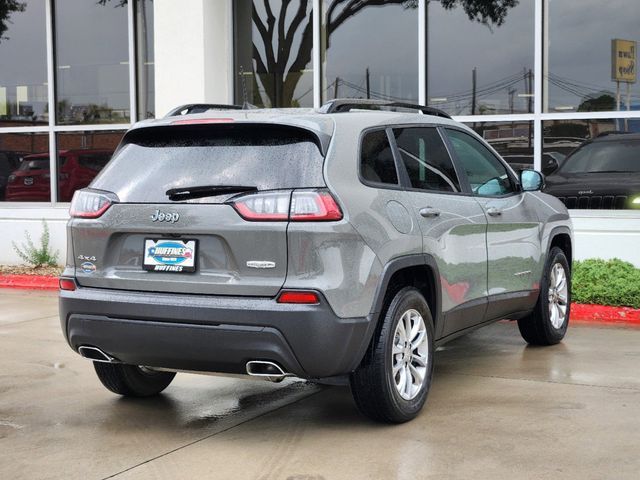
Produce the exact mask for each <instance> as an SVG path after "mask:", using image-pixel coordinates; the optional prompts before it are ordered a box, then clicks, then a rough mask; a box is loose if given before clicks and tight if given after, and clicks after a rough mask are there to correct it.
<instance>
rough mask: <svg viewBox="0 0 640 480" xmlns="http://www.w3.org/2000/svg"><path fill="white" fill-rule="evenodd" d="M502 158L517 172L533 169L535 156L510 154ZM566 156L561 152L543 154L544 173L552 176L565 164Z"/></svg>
mask: <svg viewBox="0 0 640 480" xmlns="http://www.w3.org/2000/svg"><path fill="white" fill-rule="evenodd" d="M502 158H503V159H504V160H505V161H506V162H507V163H508V164H509V165H510V166H511V168H513V169H514V170H515V171H516V172H519V171H521V170H527V169H532V168H533V155H528V154H508V155H503V156H502ZM565 158H566V155H564V154H562V153H560V152H543V154H542V173H544V174H545V175H551V174H552V173H553V172H555V171H556V170H557V169H558V168H559V167H560V165H562V163H563V162H564V159H565Z"/></svg>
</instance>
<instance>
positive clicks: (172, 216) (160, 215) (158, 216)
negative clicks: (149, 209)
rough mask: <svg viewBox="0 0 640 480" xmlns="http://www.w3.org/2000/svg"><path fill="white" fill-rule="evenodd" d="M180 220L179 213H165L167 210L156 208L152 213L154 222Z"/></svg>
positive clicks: (174, 221)
mask: <svg viewBox="0 0 640 480" xmlns="http://www.w3.org/2000/svg"><path fill="white" fill-rule="evenodd" d="M178 220H180V214H179V213H168V212H167V213H165V212H161V211H160V210H156V211H155V212H154V213H153V214H152V215H151V221H152V222H169V223H176V222H177V221H178Z"/></svg>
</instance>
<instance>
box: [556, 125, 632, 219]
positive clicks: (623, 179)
mask: <svg viewBox="0 0 640 480" xmlns="http://www.w3.org/2000/svg"><path fill="white" fill-rule="evenodd" d="M544 191H545V193H549V194H551V195H554V196H556V197H558V198H559V199H560V200H562V202H564V204H565V205H566V206H567V208H583V209H596V210H598V209H620V210H621V209H640V133H619V132H615V133H605V134H601V135H600V136H598V137H596V138H594V139H592V140H587V141H586V142H584V143H583V144H582V145H580V146H579V147H578V148H576V149H575V150H574V151H573V152H572V153H571V154H570V155H569V156H568V157H567V158H566V159H565V161H564V162H563V163H562V165H561V166H560V168H559V169H558V170H556V171H555V172H553V173H552V174H551V175H549V176H548V177H547V179H546V187H545V189H544Z"/></svg>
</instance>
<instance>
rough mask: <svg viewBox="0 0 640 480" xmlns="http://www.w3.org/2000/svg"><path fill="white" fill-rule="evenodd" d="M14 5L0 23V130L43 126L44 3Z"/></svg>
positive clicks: (31, 1)
mask: <svg viewBox="0 0 640 480" xmlns="http://www.w3.org/2000/svg"><path fill="white" fill-rule="evenodd" d="M3 3H4V2H3ZM15 5H16V6H17V8H16V9H14V10H13V11H12V10H9V12H8V15H7V17H6V18H4V19H2V20H0V127H15V126H25V125H34V124H46V123H47V121H48V113H47V112H48V110H47V98H48V97H47V43H46V42H47V39H46V21H45V0H28V1H21V2H18V3H16V4H15ZM7 7H10V4H8V5H6V6H5V7H4V8H7Z"/></svg>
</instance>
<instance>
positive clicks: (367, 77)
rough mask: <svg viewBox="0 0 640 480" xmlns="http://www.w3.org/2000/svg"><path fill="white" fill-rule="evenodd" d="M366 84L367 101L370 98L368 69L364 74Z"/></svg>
mask: <svg viewBox="0 0 640 480" xmlns="http://www.w3.org/2000/svg"><path fill="white" fill-rule="evenodd" d="M365 76H366V81H367V82H366V83H367V99H369V98H371V85H370V83H369V67H367V71H366V73H365Z"/></svg>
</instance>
